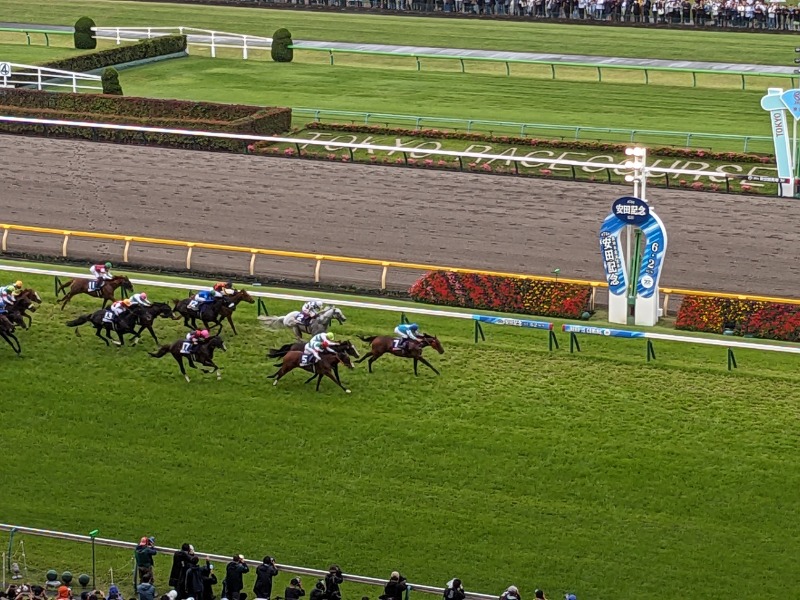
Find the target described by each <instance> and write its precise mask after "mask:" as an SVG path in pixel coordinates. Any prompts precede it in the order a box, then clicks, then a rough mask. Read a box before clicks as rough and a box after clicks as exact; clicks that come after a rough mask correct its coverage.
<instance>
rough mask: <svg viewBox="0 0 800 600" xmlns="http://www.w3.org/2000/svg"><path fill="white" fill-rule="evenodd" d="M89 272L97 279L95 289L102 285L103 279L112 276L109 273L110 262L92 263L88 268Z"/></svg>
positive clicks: (111, 277)
mask: <svg viewBox="0 0 800 600" xmlns="http://www.w3.org/2000/svg"><path fill="white" fill-rule="evenodd" d="M89 273H91V274H92V277H94V278H95V279H96V280H97V289H100V288H102V287H103V282H104V281H107V280H109V279H113V278H114V276H113V275H112V274H111V263H110V262H107V263H105V264H97V265H92V266H91V267H90V268H89Z"/></svg>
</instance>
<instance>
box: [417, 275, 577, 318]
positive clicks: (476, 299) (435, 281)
mask: <svg viewBox="0 0 800 600" xmlns="http://www.w3.org/2000/svg"><path fill="white" fill-rule="evenodd" d="M409 293H410V295H411V297H412V298H413V299H414V300H416V301H417V302H426V303H428V304H439V305H444V306H461V307H464V308H479V309H484V310H496V311H501V312H513V313H522V314H530V315H541V316H544V317H563V318H569V319H578V318H580V317H581V315H582V314H583V313H584V312H586V311H589V310H590V304H591V298H592V288H591V287H590V286H588V285H586V286H584V285H575V284H571V283H560V282H553V281H538V280H533V279H521V278H514V277H497V276H493V275H477V274H470V273H453V272H450V271H431V272H429V273H426V274H425V275H423V276H422V277H420V278H419V279H418V280H417V281H416V282H415V283H414V285H412V286H411V289H410V290H409Z"/></svg>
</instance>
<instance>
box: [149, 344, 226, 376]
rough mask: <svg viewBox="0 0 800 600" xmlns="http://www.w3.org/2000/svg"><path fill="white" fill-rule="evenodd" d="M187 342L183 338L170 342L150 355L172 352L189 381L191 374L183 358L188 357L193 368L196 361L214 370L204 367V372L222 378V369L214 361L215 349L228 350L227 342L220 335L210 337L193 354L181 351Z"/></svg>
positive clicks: (156, 355)
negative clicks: (185, 366) (187, 370)
mask: <svg viewBox="0 0 800 600" xmlns="http://www.w3.org/2000/svg"><path fill="white" fill-rule="evenodd" d="M185 342H186V340H185V339H183V338H181V339H179V340H176V341H174V342H172V343H171V344H169V345H168V346H161V348H159V349H158V351H157V352H150V353H149V354H150V356H152V357H153V358H161V357H162V356H164V355H165V354H172V358H174V359H175V362H177V363H178V366H179V367H180V368H181V373H183V378H184V379H186V381H187V383H188V382H189V381H190V380H189V376H188V375H187V374H186V369H185V368H184V366H183V359H184V357H185V358H186V360H187V362H188V363H189V366H190V367H191V368H193V369H196V368H197V367H196V366H195V364H194V363H195V362H198V363H200V364H201V365H203V366H204V367H211V369H212V370H210V371H207V370H206V369H202V371H203V373H216V374H217V379H222V371H221V370H220V368H219V367H218V366H217V365H216V364H215V363H214V350H216V349H217V348H219V349H220V350H222V351H223V352H226V351H227V350H228V349H227V348H226V347H225V342H223V341H222V338H221V337H219V336H218V335H215V336H214V337H210V338H208V339H207V340H206V341H205V342H201V343H200V344H198V345H197V346H196V348H195V351H194V353H192V354H183V353H181V349H182V348H183V344H184V343H185Z"/></svg>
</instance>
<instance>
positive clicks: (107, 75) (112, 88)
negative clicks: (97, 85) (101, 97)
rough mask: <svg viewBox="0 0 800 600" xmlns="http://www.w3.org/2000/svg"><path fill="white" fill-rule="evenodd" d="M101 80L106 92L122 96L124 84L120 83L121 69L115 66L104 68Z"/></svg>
mask: <svg viewBox="0 0 800 600" xmlns="http://www.w3.org/2000/svg"><path fill="white" fill-rule="evenodd" d="M101 80H102V82H103V93H104V94H111V95H112V96H122V86H121V85H120V84H119V71H117V70H116V69H115V68H114V67H108V68H107V69H106V70H104V71H103V76H102V78H101Z"/></svg>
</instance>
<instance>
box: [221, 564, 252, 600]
mask: <svg viewBox="0 0 800 600" xmlns="http://www.w3.org/2000/svg"><path fill="white" fill-rule="evenodd" d="M249 572H250V567H248V566H247V563H246V562H244V556H242V555H241V554H237V555H235V556H234V557H233V560H231V562H229V563H228V567H227V569H225V593H226V594H227V598H228V600H239V594H241V593H242V588H243V587H244V582H243V581H242V576H243V575H244V574H245V573H249Z"/></svg>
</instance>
